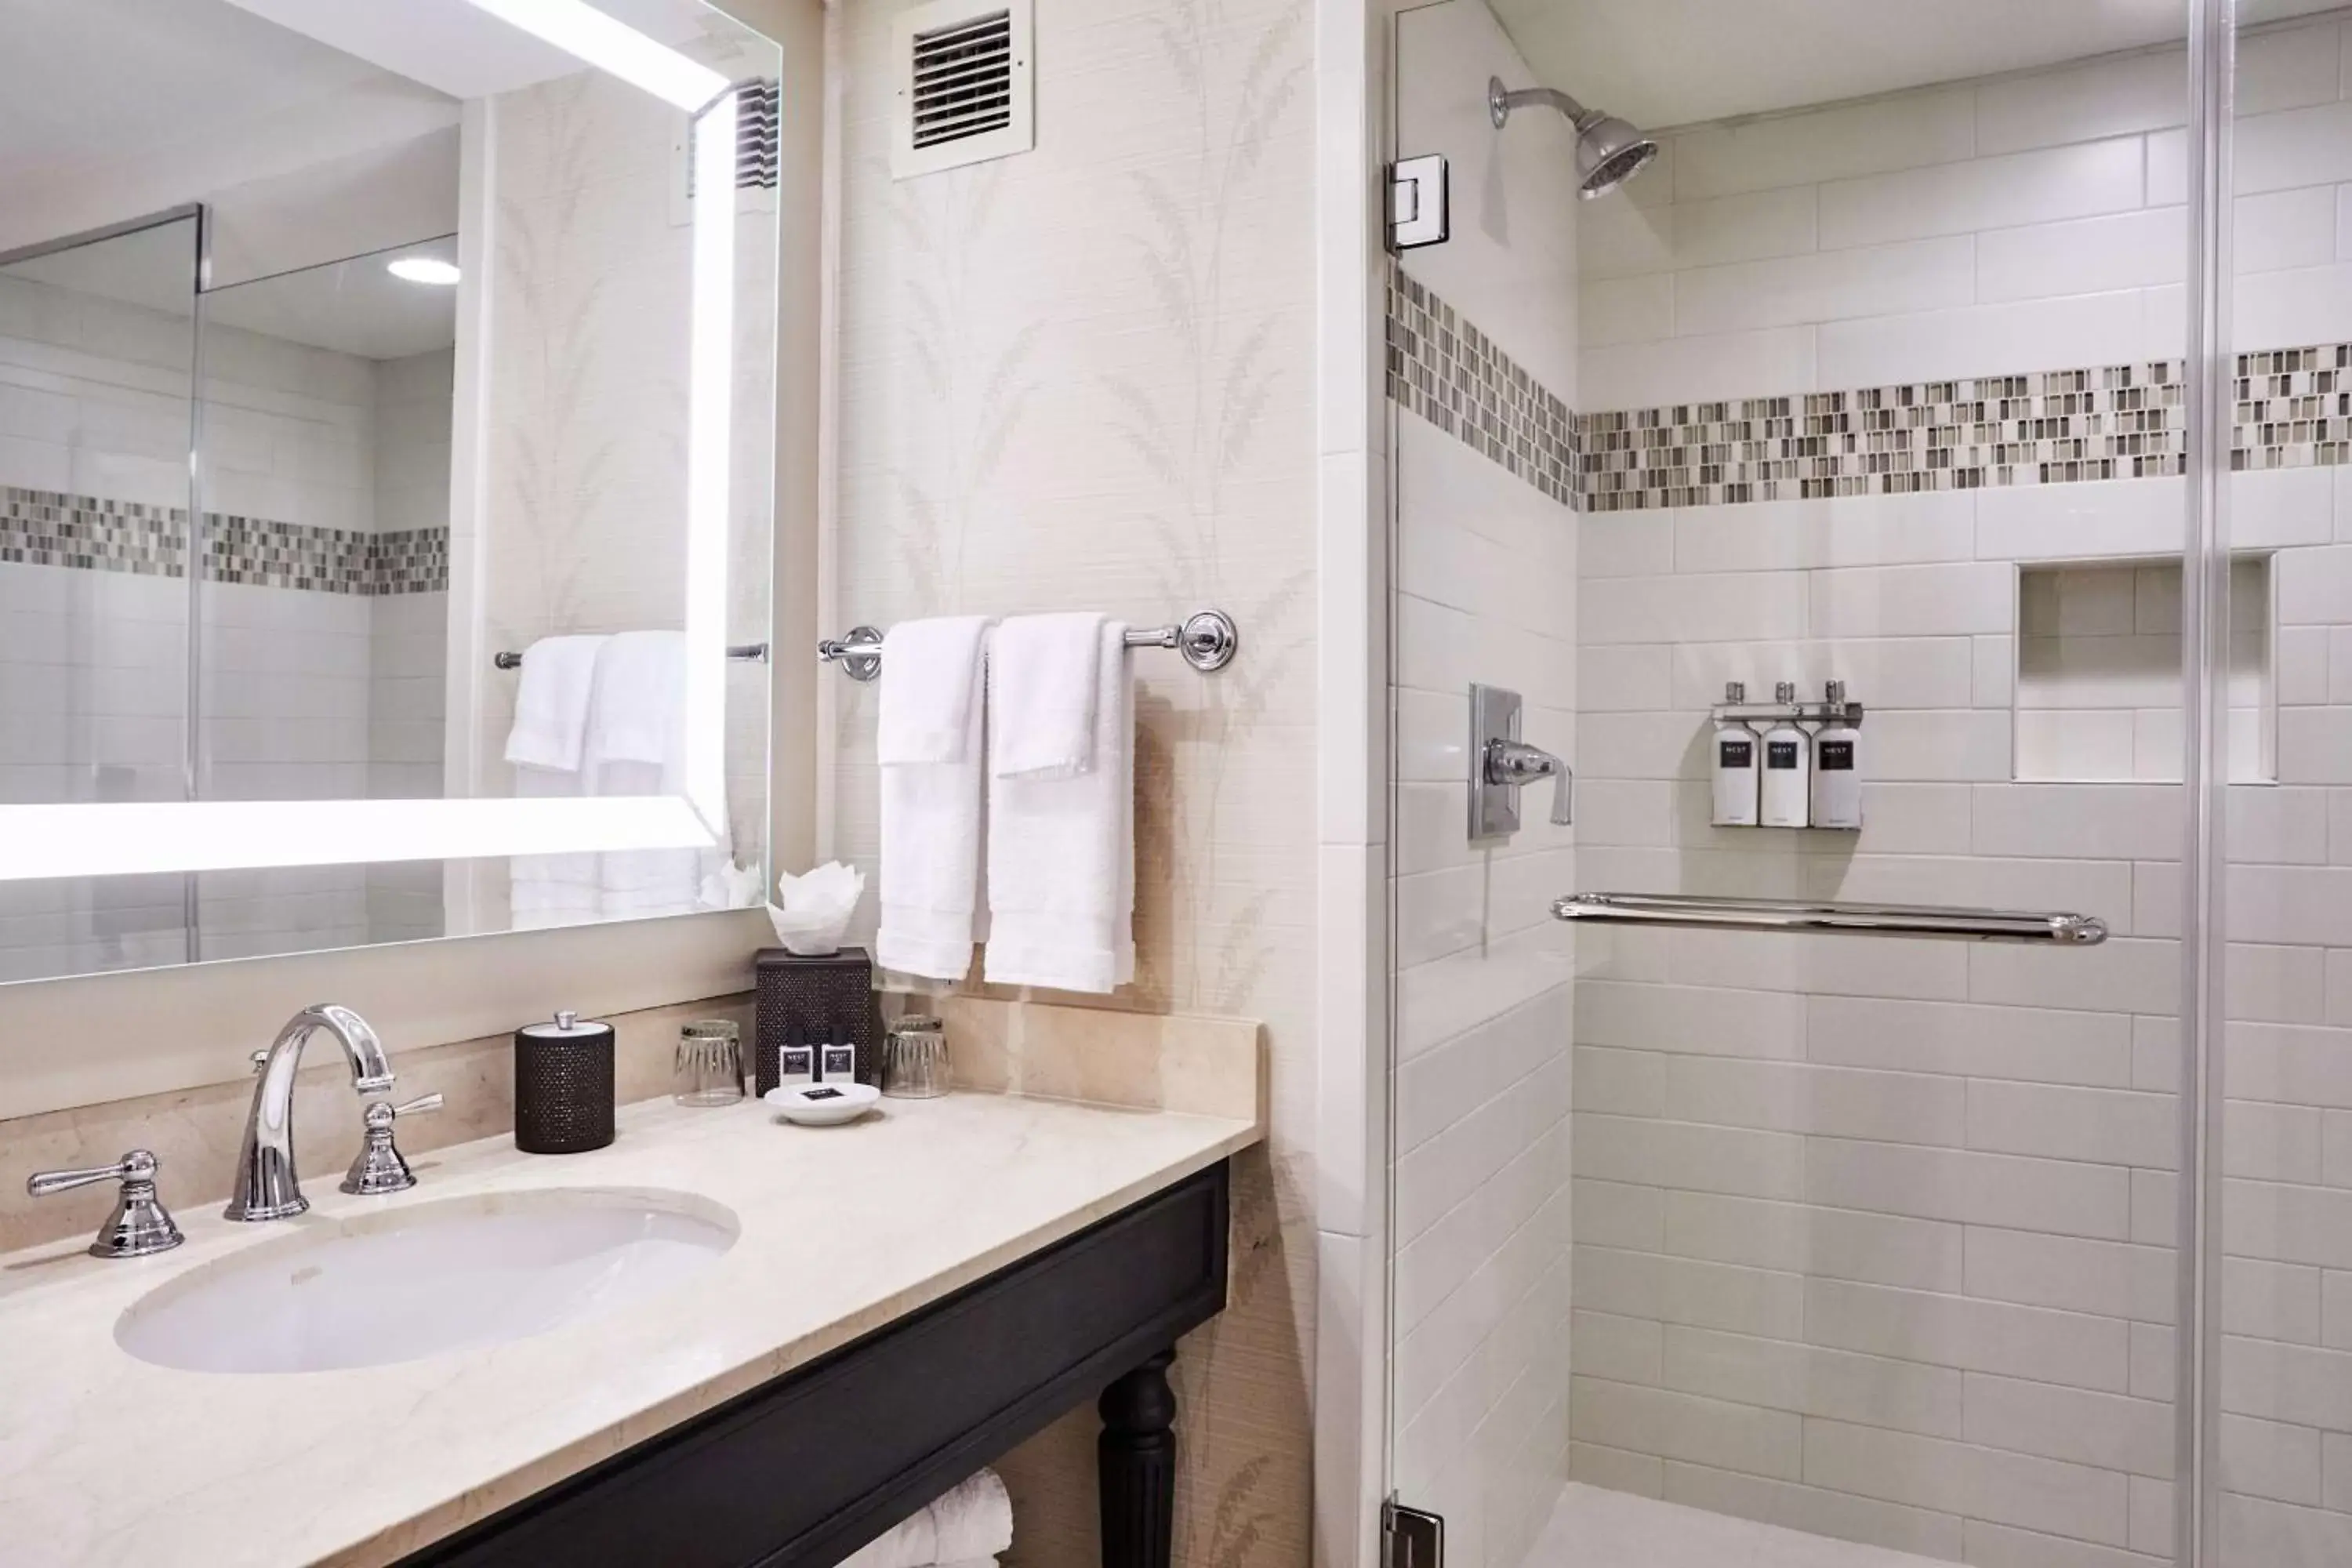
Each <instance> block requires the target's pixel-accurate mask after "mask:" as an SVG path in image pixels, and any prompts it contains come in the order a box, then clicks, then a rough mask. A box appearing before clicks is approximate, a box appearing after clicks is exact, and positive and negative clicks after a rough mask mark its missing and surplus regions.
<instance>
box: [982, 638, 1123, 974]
mask: <svg viewBox="0 0 2352 1568" xmlns="http://www.w3.org/2000/svg"><path fill="white" fill-rule="evenodd" d="M1095 643H1096V668H1097V676H1096V689H1097V693H1098V698H1097V701H1096V703H1095V712H1094V721H1093V734H1092V741H1091V743H1090V746H1089V750H1090V751H1091V752H1092V753H1093V758H1094V762H1093V765H1092V766H1091V767H1090V768H1088V769H1087V771H1086V772H1085V773H1077V774H1074V775H1070V776H1066V777H1061V778H1049V777H1026V778H1007V777H1004V776H1003V775H1002V774H997V775H994V776H992V777H991V778H990V780H989V789H988V812H989V825H988V912H989V927H988V962H987V964H986V974H987V977H988V978H989V979H990V980H992V981H994V982H997V983H999V984H1005V985H1050V986H1052V987H1054V988H1055V989H1056V990H1061V991H1097V992H1100V991H1110V990H1113V989H1115V988H1116V987H1118V986H1120V985H1124V984H1127V983H1128V982H1129V981H1130V980H1132V979H1134V978H1135V688H1134V682H1133V680H1132V679H1130V677H1129V659H1128V650H1127V627H1126V626H1125V625H1124V624H1123V623H1121V622H1118V621H1105V622H1103V623H1102V624H1101V626H1099V627H1098V628H1097V633H1096V639H1095ZM990 668H991V670H992V675H991V678H990V683H989V702H990V706H991V709H992V710H993V709H994V706H995V704H996V700H997V693H998V691H999V690H1000V689H1003V680H1004V679H1009V678H1003V679H1000V677H999V676H998V675H997V674H996V673H993V672H994V671H995V670H996V668H997V667H996V666H995V665H994V664H993V663H992V665H991V667H990ZM1007 695H1008V696H1010V695H1011V694H1010V693H1008V694H1007Z"/></svg>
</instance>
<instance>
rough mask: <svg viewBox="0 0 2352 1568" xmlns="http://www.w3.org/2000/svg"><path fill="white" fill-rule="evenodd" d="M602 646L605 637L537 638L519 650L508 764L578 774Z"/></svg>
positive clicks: (509, 735) (518, 792)
mask: <svg viewBox="0 0 2352 1568" xmlns="http://www.w3.org/2000/svg"><path fill="white" fill-rule="evenodd" d="M603 648H604V638H603V637H541V638H540V639H539V641H537V642H535V643H533V644H531V645H530V647H528V648H526V649H524V650H523V659H522V677H521V682H520V685H519V686H518V687H517V688H516V689H515V716H514V727H513V728H512V729H510V730H509V731H507V761H509V762H510V763H516V764H518V765H520V766H524V767H533V768H548V769H551V770H553V771H554V772H556V773H577V772H579V771H580V756H581V749H582V746H583V742H585V741H586V739H587V732H588V701H589V694H590V693H591V692H592V691H593V689H594V687H595V682H596V656H597V654H598V653H599V652H601V651H602V650H603ZM516 793H517V794H518V795H520V793H522V792H521V791H520V790H518V791H516Z"/></svg>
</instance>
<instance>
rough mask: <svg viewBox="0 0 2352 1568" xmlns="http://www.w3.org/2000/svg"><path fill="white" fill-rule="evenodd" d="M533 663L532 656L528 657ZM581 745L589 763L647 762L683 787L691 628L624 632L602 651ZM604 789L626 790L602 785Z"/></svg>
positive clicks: (672, 787) (674, 788)
mask: <svg viewBox="0 0 2352 1568" xmlns="http://www.w3.org/2000/svg"><path fill="white" fill-rule="evenodd" d="M524 662H525V667H526V668H528V667H529V660H525V661H524ZM581 750H582V752H583V755H584V756H585V757H586V758H587V761H588V765H590V766H592V767H594V766H601V765H603V764H604V763H649V764H651V765H653V766H656V767H658V768H660V769H662V770H663V782H664V784H665V785H666V786H667V787H665V788H664V789H663V790H662V791H661V792H660V793H663V794H668V795H675V794H677V793H678V790H679V788H680V787H681V786H680V784H679V780H680V779H681V778H682V777H683V776H684V773H685V765H686V634H685V633H684V632H622V633H620V634H618V635H617V636H614V637H608V638H605V639H604V647H603V648H602V649H601V650H600V651H599V652H598V654H597V656H596V686H595V690H594V692H593V695H592V696H591V698H590V700H589V704H588V730H587V736H586V738H585V740H584V741H583V742H582V746H581ZM597 793H598V794H600V795H617V794H620V793H621V792H620V791H618V790H614V789H606V788H603V787H602V786H601V785H600V786H599V788H598V790H597Z"/></svg>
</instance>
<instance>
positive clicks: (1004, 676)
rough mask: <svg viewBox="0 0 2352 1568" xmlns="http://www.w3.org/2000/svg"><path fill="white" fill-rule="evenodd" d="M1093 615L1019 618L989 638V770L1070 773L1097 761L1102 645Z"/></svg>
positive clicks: (1022, 774)
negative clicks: (1096, 723)
mask: <svg viewBox="0 0 2352 1568" xmlns="http://www.w3.org/2000/svg"><path fill="white" fill-rule="evenodd" d="M1102 628H1103V618H1102V616H1099V615H1096V614H1093V613H1091V612H1085V613H1077V614H1070V615H1058V616H1013V618H1012V619H1011V620H1008V621H1006V622H1005V623H1004V624H1003V626H999V627H997V628H996V634H995V636H994V637H991V638H990V639H989V646H988V663H989V668H990V669H991V671H992V675H991V677H990V682H989V690H988V705H989V711H990V722H991V725H992V745H991V747H990V750H989V758H988V765H989V768H990V771H991V772H992V773H995V775H996V776H997V777H999V778H1067V777H1069V776H1071V775H1072V774H1074V773H1085V772H1086V771H1087V769H1088V768H1091V767H1092V766H1094V757H1095V749H1094V748H1095V703H1096V697H1097V687H1096V682H1097V679H1099V674H1100V672H1099V671H1098V670H1097V668H1096V665H1097V658H1096V652H1097V648H1098V647H1099V646H1100V644H1101V642H1102Z"/></svg>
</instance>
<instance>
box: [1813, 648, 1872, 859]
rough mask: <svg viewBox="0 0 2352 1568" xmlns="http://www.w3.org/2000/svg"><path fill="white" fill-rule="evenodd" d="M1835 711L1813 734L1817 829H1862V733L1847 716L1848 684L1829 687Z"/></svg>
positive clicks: (1831, 684)
mask: <svg viewBox="0 0 2352 1568" xmlns="http://www.w3.org/2000/svg"><path fill="white" fill-rule="evenodd" d="M1829 704H1830V707H1831V708H1832V710H1835V711H1834V712H1833V713H1832V717H1831V718H1830V720H1829V721H1828V722H1826V723H1824V724H1823V725H1822V727H1821V728H1820V729H1819V730H1818V731H1814V734H1813V826H1815V827H1860V826H1862V765H1861V764H1862V731H1859V730H1857V729H1855V728H1854V727H1853V724H1851V723H1850V722H1848V721H1847V719H1846V716H1845V682H1844V681H1843V680H1832V681H1831V682H1830V684H1829Z"/></svg>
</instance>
